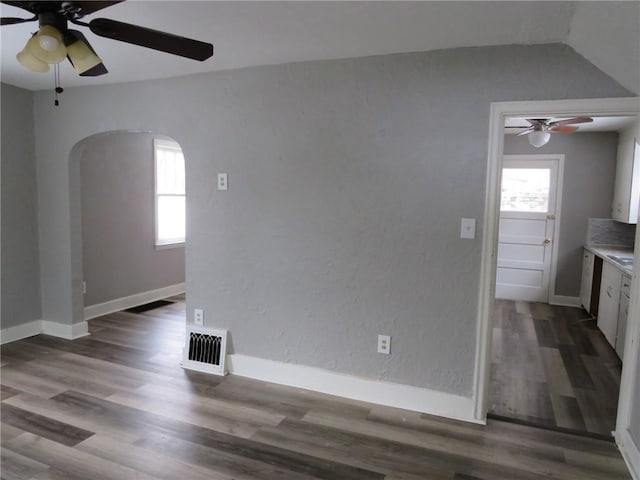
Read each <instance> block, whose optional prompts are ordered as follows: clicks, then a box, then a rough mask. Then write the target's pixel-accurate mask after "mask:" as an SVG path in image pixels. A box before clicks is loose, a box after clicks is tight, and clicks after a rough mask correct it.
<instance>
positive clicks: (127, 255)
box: [80, 132, 185, 306]
mask: <svg viewBox="0 0 640 480" xmlns="http://www.w3.org/2000/svg"><path fill="white" fill-rule="evenodd" d="M153 138H154V135H153V134H151V133H131V132H115V133H110V134H105V135H98V136H95V137H92V138H90V139H88V140H87V141H86V142H85V143H86V145H85V146H84V147H85V148H84V153H83V155H82V158H81V159H80V183H81V204H82V206H81V210H82V260H83V272H84V280H85V282H87V294H86V295H85V297H84V303H85V305H86V306H88V305H94V304H97V303H102V302H107V301H109V300H115V299H118V298H122V297H127V296H129V295H134V294H136V293H143V292H147V291H150V290H155V289H158V288H162V287H167V286H170V285H175V284H178V283H182V282H184V263H185V260H184V247H183V246H182V247H179V248H170V249H163V250H156V248H155V230H154V229H155V224H154V218H155V207H154V178H153V175H154V167H153Z"/></svg>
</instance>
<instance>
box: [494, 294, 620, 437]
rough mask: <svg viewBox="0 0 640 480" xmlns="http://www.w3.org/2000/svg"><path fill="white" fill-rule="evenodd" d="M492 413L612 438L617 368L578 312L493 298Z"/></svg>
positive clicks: (590, 322)
mask: <svg viewBox="0 0 640 480" xmlns="http://www.w3.org/2000/svg"><path fill="white" fill-rule="evenodd" d="M495 311H496V318H495V322H494V328H493V359H492V365H491V367H492V368H491V387H490V394H489V395H490V397H489V399H490V400H489V401H490V407H489V412H490V414H493V415H495V416H496V417H498V418H501V417H505V418H511V419H514V420H518V421H523V422H529V423H532V424H535V425H540V426H545V427H550V428H561V429H569V430H574V431H577V432H583V433H585V434H596V435H602V436H603V437H605V438H611V432H612V430H614V429H615V423H616V413H617V406H618V395H619V390H620V374H621V370H622V363H621V362H620V359H619V358H618V356H617V355H616V352H615V350H614V349H613V348H612V347H611V346H610V345H609V344H608V343H607V341H606V339H605V337H604V335H602V333H601V332H600V331H599V330H598V328H597V326H596V323H595V320H591V319H590V318H589V315H588V314H587V313H586V312H585V311H584V310H582V309H581V308H572V307H558V306H552V305H547V304H542V303H530V302H514V301H509V300H496V308H495Z"/></svg>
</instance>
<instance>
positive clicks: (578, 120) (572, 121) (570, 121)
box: [549, 117, 593, 127]
mask: <svg viewBox="0 0 640 480" xmlns="http://www.w3.org/2000/svg"><path fill="white" fill-rule="evenodd" d="M591 122H593V118H591V117H574V118H567V119H566V120H558V121H556V122H551V123H550V124H549V126H550V127H554V126H556V125H573V124H576V123H591Z"/></svg>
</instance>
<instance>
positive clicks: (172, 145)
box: [153, 138, 187, 250]
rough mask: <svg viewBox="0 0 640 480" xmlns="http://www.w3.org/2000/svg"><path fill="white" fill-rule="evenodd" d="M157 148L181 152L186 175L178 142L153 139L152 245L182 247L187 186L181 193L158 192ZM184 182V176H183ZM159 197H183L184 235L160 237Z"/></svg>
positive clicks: (159, 248) (158, 248)
mask: <svg viewBox="0 0 640 480" xmlns="http://www.w3.org/2000/svg"><path fill="white" fill-rule="evenodd" d="M158 150H172V151H177V152H180V153H182V158H183V163H184V169H185V177H186V167H187V166H186V161H185V160H184V153H183V152H182V148H181V147H180V145H179V144H178V142H176V141H173V140H168V139H162V138H154V139H153V204H154V245H155V248H156V250H165V249H169V248H180V247H184V245H185V242H186V235H187V233H186V227H187V226H186V207H187V188H186V185H185V188H184V193H183V194H167V193H162V194H161V193H158ZM185 182H186V178H185ZM160 197H183V198H184V199H185V235H184V237H176V238H167V239H160V236H159V225H160V221H159V220H160V217H159V215H160V211H159V208H158V200H159V198H160Z"/></svg>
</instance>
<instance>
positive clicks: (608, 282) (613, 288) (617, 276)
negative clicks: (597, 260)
mask: <svg viewBox="0 0 640 480" xmlns="http://www.w3.org/2000/svg"><path fill="white" fill-rule="evenodd" d="M621 284H622V272H621V271H620V270H618V269H617V268H616V267H614V266H613V265H611V264H609V263H607V262H605V263H604V266H603V267H602V284H601V285H600V306H599V307H598V328H600V330H601V331H602V333H603V334H604V336H605V337H606V338H607V340H608V341H609V343H610V344H611V346H612V347H614V348H615V345H616V333H617V330H618V310H619V305H620V286H621Z"/></svg>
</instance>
